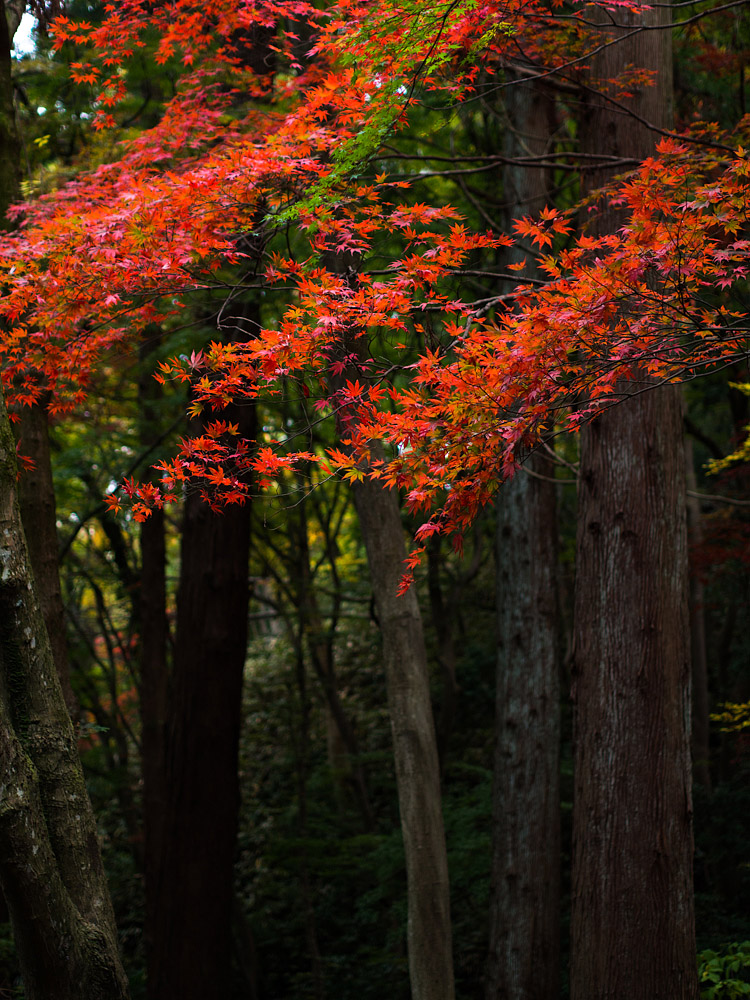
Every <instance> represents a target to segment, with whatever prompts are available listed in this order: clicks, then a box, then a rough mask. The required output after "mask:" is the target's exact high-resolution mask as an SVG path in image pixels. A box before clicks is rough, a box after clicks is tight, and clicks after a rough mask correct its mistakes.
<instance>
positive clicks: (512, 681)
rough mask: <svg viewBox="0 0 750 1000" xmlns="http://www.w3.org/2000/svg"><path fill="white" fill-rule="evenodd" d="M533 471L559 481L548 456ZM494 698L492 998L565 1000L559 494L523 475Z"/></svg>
mask: <svg viewBox="0 0 750 1000" xmlns="http://www.w3.org/2000/svg"><path fill="white" fill-rule="evenodd" d="M526 468H528V469H529V471H530V472H537V473H539V474H542V475H546V476H550V475H551V474H552V472H553V469H552V468H551V463H549V462H545V461H544V460H543V459H540V458H539V457H538V456H533V457H532V458H530V459H529V460H528V461H527V466H526ZM497 511H498V526H497V559H498V569H497V608H498V630H499V642H498V665H497V689H496V699H497V701H496V713H497V743H496V748H495V765H494V772H495V773H494V788H493V823H492V883H491V893H490V956H489V967H488V980H487V998H488V1000H495V998H500V997H502V998H507V1000H557V997H559V995H560V779H559V772H560V691H559V687H560V683H559V674H558V662H557V649H556V646H557V588H556V583H555V571H556V554H557V538H556V524H557V522H556V517H555V487H554V485H553V484H552V483H551V482H544V481H542V480H539V479H536V478H533V477H532V476H531V475H529V473H528V472H526V471H525V470H524V469H521V470H520V471H519V472H518V473H517V474H516V476H515V478H514V480H513V481H512V482H511V483H509V484H506V485H505V486H503V488H502V490H501V493H500V496H499V498H498V504H497Z"/></svg>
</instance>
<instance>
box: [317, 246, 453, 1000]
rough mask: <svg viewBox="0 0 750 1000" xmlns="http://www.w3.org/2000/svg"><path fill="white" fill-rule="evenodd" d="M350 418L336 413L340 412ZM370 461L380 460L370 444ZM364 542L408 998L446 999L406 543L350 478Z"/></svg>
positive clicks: (447, 953) (428, 735)
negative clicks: (402, 889) (377, 642)
mask: <svg viewBox="0 0 750 1000" xmlns="http://www.w3.org/2000/svg"><path fill="white" fill-rule="evenodd" d="M352 264H353V262H352V261H351V260H348V259H347V258H346V256H345V255H341V256H340V257H339V256H334V255H331V258H330V260H329V266H330V267H331V269H332V270H336V269H344V268H346V267H347V266H350V267H351V266H352ZM340 351H341V354H342V356H344V357H347V358H349V359H352V360H351V363H349V364H348V365H347V368H345V369H344V371H343V372H342V373H341V374H340V375H338V376H333V375H331V376H330V377H329V382H330V384H331V387H332V389H334V390H335V389H338V388H340V387H341V385H343V384H344V383H345V382H346V380H347V379H356V378H357V375H358V374H359V370H358V368H357V365H356V362H355V361H354V360H353V359H354V358H356V357H358V356H359V357H361V356H363V353H364V347H363V344H362V340H361V338H356V337H350V336H348V335H346V334H344V335H343V336H342V341H341V344H340ZM347 417H348V418H349V419H356V417H352V416H351V415H349V414H345V413H341V414H340V419H341V420H342V422H345V420H346V418H347ZM371 454H372V457H373V459H374V460H377V459H378V458H383V449H382V446H381V445H380V443H379V442H373V443H372V446H371ZM352 495H353V497H354V506H355V509H356V511H357V518H358V520H359V526H360V531H361V533H362V540H363V541H364V544H365V550H366V552H367V562H368V566H369V570H370V583H371V586H372V594H373V600H374V603H375V612H376V614H377V619H378V626H379V628H380V635H381V638H382V643H383V667H384V672H385V683H386V690H387V697H388V709H389V715H390V720H391V735H392V738H393V756H394V762H395V766H396V785H397V789H398V802H399V812H400V817H401V832H402V835H403V840H404V856H405V860H406V893H407V926H406V935H407V949H408V955H409V980H410V983H411V995H412V1000H453V997H454V991H455V988H454V975H453V943H452V931H451V917H450V880H449V877H448V854H447V850H446V845H445V827H444V824H443V811H442V795H441V790H440V762H439V757H438V749H437V737H436V732H435V722H434V719H433V714H432V702H431V700H430V683H429V672H428V668H427V651H426V649H425V641H424V631H423V628H422V615H421V612H420V609H419V603H418V601H417V596H416V593H415V588H414V587H411V588H410V589H409V590H408V591H407V592H406V593H405V594H403V595H402V596H398V585H399V582H400V580H401V577H402V576H403V573H404V571H405V565H404V560H405V559H406V543H405V540H404V529H403V525H402V523H401V509H400V505H399V498H398V494H397V492H396V491H395V490H389V489H386V488H384V487H383V485H382V484H381V483H380V482H378V481H377V480H373V479H368V478H366V477H365V478H364V479H362V480H360V481H358V482H355V483H353V485H352Z"/></svg>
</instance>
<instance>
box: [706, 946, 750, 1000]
mask: <svg viewBox="0 0 750 1000" xmlns="http://www.w3.org/2000/svg"><path fill="white" fill-rule="evenodd" d="M698 974H699V976H700V984H701V998H702V1000H735V998H736V997H746V996H750V941H743V942H742V943H741V944H737V943H736V942H735V943H734V944H729V945H726V946H725V947H724V948H723V949H722V950H721V952H716V951H711V950H710V949H709V950H707V951H702V952H701V953H700V955H699V956H698Z"/></svg>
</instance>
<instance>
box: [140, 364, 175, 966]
mask: <svg viewBox="0 0 750 1000" xmlns="http://www.w3.org/2000/svg"><path fill="white" fill-rule="evenodd" d="M140 355H141V373H140V379H139V382H138V400H139V403H140V413H141V418H142V422H141V444H142V445H143V446H144V447H148V446H149V445H151V444H152V442H153V439H154V437H155V435H156V433H158V431H155V427H158V424H157V423H156V420H157V414H156V407H155V406H154V399H155V397H156V396H157V395H158V392H159V387H158V385H157V383H156V382H155V381H154V379H153V378H152V377H151V367H152V364H151V363H150V360H149V357H150V351H149V350H148V346H147V344H144V345H142V347H141V351H140ZM164 531H165V518H164V511H163V510H158V509H157V510H153V511H152V512H151V517H149V518H147V519H146V520H145V521H143V523H142V524H141V526H140V541H141V574H140V588H139V593H138V618H139V622H140V690H139V696H140V714H141V774H142V776H143V879H144V885H145V895H146V919H145V926H144V939H145V946H146V963H147V967H150V966H151V961H152V957H151V956H152V952H153V949H154V947H155V945H156V942H157V940H158V934H157V932H156V927H157V924H158V914H159V908H160V906H161V905H162V901H161V893H160V888H161V858H162V855H163V853H164V851H165V850H166V849H167V848H166V845H165V843H164V819H165V814H166V803H167V774H166V720H167V714H168V694H169V664H168V661H167V646H168V639H169V626H168V622H167V590H166V543H165V534H164Z"/></svg>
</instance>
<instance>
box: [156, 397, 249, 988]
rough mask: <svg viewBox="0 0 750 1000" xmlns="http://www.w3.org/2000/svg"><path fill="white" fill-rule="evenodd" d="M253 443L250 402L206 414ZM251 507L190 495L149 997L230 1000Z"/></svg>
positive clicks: (186, 515) (170, 715) (187, 503)
mask: <svg viewBox="0 0 750 1000" xmlns="http://www.w3.org/2000/svg"><path fill="white" fill-rule="evenodd" d="M211 417H212V418H215V417H219V418H221V419H226V420H229V421H231V422H232V423H235V424H237V425H238V426H239V433H240V436H241V437H243V438H247V439H254V438H255V433H256V425H255V407H254V406H253V405H244V406H241V405H233V406H230V407H227V408H226V409H225V410H223V411H221V412H220V413H213V414H211ZM249 548H250V508H249V506H248V505H245V506H234V507H229V508H227V510H226V511H224V512H223V513H221V514H214V513H212V511H211V510H210V509H209V507H208V505H207V504H206V503H204V502H203V501H202V500H201V499H200V497H199V495H198V494H197V493H195V492H193V493H189V494H188V496H187V498H186V501H185V513H184V520H183V534H182V548H181V566H180V583H179V589H178V594H177V631H176V637H175V651H174V666H173V672H172V681H171V689H170V694H169V720H168V724H167V746H166V795H167V797H166V811H165V816H164V821H163V827H162V830H161V840H162V849H161V855H160V859H159V864H160V869H159V883H158V898H157V900H156V902H155V903H154V907H155V908H156V910H157V917H156V921H155V924H154V929H153V933H154V940H153V947H152V950H151V963H150V966H149V981H148V989H149V996H150V997H152V998H153V1000H225V998H226V997H227V995H228V990H229V978H228V977H229V966H230V950H231V940H232V937H231V912H232V882H233V866H234V852H235V846H236V837H237V815H238V809H239V779H238V775H237V763H238V744H239V732H240V718H241V696H242V675H243V668H244V664H245V657H246V653H247V618H248V600H249V578H248V558H249Z"/></svg>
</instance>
